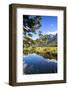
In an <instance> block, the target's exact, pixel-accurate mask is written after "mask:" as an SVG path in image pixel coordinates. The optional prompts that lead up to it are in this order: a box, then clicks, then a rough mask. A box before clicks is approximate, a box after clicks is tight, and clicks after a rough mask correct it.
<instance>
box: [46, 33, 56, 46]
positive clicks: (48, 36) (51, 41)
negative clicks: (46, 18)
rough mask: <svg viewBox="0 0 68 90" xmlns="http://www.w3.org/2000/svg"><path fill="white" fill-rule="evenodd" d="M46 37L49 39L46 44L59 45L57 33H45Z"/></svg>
mask: <svg viewBox="0 0 68 90" xmlns="http://www.w3.org/2000/svg"><path fill="white" fill-rule="evenodd" d="M45 37H46V38H47V39H48V42H47V43H46V46H57V34H54V35H53V34H49V35H45Z"/></svg>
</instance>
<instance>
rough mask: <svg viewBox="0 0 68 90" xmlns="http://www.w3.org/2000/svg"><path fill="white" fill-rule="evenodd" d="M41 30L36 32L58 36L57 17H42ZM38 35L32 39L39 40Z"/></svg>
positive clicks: (34, 35)
mask: <svg viewBox="0 0 68 90" xmlns="http://www.w3.org/2000/svg"><path fill="white" fill-rule="evenodd" d="M41 17H42V19H41V25H42V26H41V28H40V29H38V30H36V33H38V32H39V31H41V32H42V34H43V35H45V34H56V33H57V16H41ZM37 38H38V35H37V34H33V37H32V39H34V40H35V39H37Z"/></svg>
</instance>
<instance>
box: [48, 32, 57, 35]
mask: <svg viewBox="0 0 68 90" xmlns="http://www.w3.org/2000/svg"><path fill="white" fill-rule="evenodd" d="M56 33H57V31H54V32H50V31H48V32H47V33H46V34H53V35H54V34H56Z"/></svg>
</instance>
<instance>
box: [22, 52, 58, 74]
mask: <svg viewBox="0 0 68 90" xmlns="http://www.w3.org/2000/svg"><path fill="white" fill-rule="evenodd" d="M23 71H24V74H47V73H57V60H54V59H48V58H44V57H43V56H40V55H38V54H35V53H33V54H28V55H24V56H23Z"/></svg>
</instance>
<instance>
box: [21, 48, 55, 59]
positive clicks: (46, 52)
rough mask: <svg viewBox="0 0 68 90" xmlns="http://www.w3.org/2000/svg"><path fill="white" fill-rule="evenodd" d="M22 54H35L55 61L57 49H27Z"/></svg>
mask: <svg viewBox="0 0 68 90" xmlns="http://www.w3.org/2000/svg"><path fill="white" fill-rule="evenodd" d="M23 52H24V54H29V53H37V54H39V55H41V56H43V57H47V58H49V59H56V60H57V47H27V48H24V50H23Z"/></svg>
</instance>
